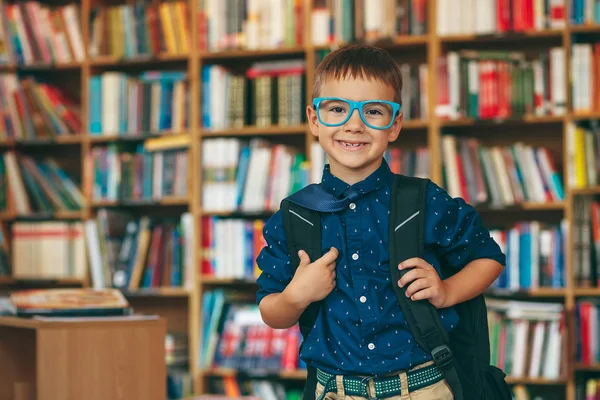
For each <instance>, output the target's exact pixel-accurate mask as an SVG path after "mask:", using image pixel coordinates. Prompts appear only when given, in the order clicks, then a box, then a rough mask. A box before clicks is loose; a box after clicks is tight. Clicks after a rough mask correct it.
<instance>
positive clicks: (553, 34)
mask: <svg viewBox="0 0 600 400" xmlns="http://www.w3.org/2000/svg"><path fill="white" fill-rule="evenodd" d="M562 34H563V31H562V29H549V30H541V31H526V32H508V33H501V34H489V35H449V36H440V41H441V42H442V43H463V42H464V43H465V44H470V43H473V42H479V43H482V42H483V43H487V42H515V41H522V40H535V39H538V40H539V39H546V38H555V39H559V38H562Z"/></svg>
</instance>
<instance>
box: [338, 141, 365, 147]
mask: <svg viewBox="0 0 600 400" xmlns="http://www.w3.org/2000/svg"><path fill="white" fill-rule="evenodd" d="M340 143H341V144H342V145H344V146H346V147H358V146H361V145H362V143H347V142H340Z"/></svg>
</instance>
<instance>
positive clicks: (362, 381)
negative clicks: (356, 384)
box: [360, 375, 377, 400]
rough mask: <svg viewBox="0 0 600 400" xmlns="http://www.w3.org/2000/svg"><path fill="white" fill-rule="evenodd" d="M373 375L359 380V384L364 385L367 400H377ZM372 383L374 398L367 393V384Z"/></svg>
mask: <svg viewBox="0 0 600 400" xmlns="http://www.w3.org/2000/svg"><path fill="white" fill-rule="evenodd" d="M375 378H376V376H375V375H371V376H365V377H364V378H363V379H361V380H360V383H361V384H364V385H365V393H366V394H367V399H368V400H377V389H376V388H375V382H374V381H375ZM371 381H373V392H374V396H375V397H372V396H371V394H370V393H369V382H371Z"/></svg>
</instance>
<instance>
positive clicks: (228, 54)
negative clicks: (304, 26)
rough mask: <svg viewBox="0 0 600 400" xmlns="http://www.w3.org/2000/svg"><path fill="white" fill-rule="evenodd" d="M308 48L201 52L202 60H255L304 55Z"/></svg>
mask: <svg viewBox="0 0 600 400" xmlns="http://www.w3.org/2000/svg"><path fill="white" fill-rule="evenodd" d="M305 52H306V49H305V48H304V47H282V48H277V49H260V50H259V49H257V50H244V49H240V50H223V51H207V52H202V53H200V59H201V60H202V61H223V60H229V59H232V58H235V59H244V58H245V59H249V60H251V61H253V60H254V59H256V58H262V57H273V56H277V57H280V56H290V55H298V56H300V55H301V56H304V53H305Z"/></svg>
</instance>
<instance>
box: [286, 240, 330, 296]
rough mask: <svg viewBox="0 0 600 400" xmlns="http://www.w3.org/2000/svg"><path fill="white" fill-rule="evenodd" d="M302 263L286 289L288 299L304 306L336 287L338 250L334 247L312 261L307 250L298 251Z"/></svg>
mask: <svg viewBox="0 0 600 400" xmlns="http://www.w3.org/2000/svg"><path fill="white" fill-rule="evenodd" d="M298 255H299V256H300V265H298V269H297V270H296V273H295V274H294V277H293V278H292V281H291V282H290V283H289V285H288V286H287V287H286V289H285V290H284V293H285V292H287V295H288V299H289V300H290V301H291V302H292V303H294V304H297V305H299V306H300V307H302V308H306V307H308V306H309V305H310V304H311V303H313V302H315V301H319V300H322V299H324V298H325V297H327V295H328V294H329V293H331V291H332V290H333V288H334V287H335V267H336V263H335V260H336V259H337V257H338V250H337V249H336V248H335V247H332V248H331V249H330V250H329V251H328V252H327V253H325V254H324V255H323V256H322V257H321V258H319V259H318V260H316V261H314V262H312V263H311V262H310V257H309V256H308V254H306V252H305V251H302V250H300V251H299V252H298Z"/></svg>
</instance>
